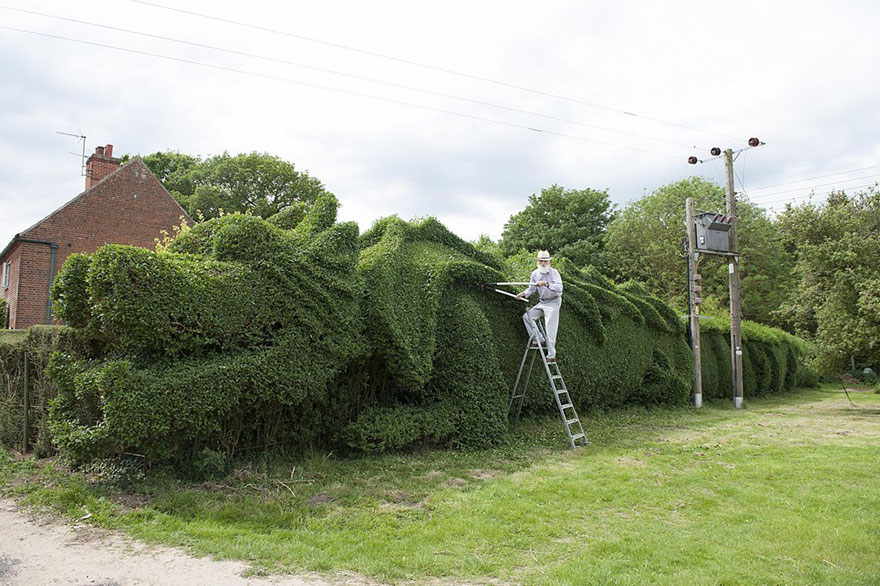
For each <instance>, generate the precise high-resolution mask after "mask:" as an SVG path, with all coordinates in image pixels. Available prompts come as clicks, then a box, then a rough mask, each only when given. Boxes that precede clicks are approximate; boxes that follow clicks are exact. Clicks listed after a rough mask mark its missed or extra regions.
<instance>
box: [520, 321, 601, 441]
mask: <svg viewBox="0 0 880 586" xmlns="http://www.w3.org/2000/svg"><path fill="white" fill-rule="evenodd" d="M535 323H536V324H537V325H538V330H539V331H540V332H541V337H543V338H544V339H545V340H546V339H547V336H546V332H545V331H544V328H543V325H542V324H541V322H540V321H536V322H535ZM529 353H532V356H531V358H532V359H531V360H530V361H529V368H528V370H527V371H526V376H525V378H523V376H522V374H523V370H525V366H526V359H528V357H529ZM538 356H540V357H541V363H542V364H543V365H544V372H545V373H546V374H547V380H548V381H550V390H551V391H553V397H554V398H555V399H556V407H557V409H559V416H560V417H561V418H562V424H563V427H564V428H565V434H566V435H567V436H568V443H569V445H570V446H571V448H572V449H574V448H576V447H578V446H586V445H588V444H589V443H590V441H589V440H588V439H587V435H586V434H585V433H584V428H583V426H582V425H581V420H580V418H579V417H578V414H577V411H575V408H574V403H573V402H572V400H571V395H569V393H568V388H566V386H565V380H564V379H563V378H562V373H561V372H560V371H559V364H558V363H556V362H555V361H554V362H547V354H546V352H545V350H544V345H543V344H541V343H538V342H537V340H535V338H529V341H528V342H526V349H525V351H524V352H523V357H522V361H521V362H520V364H519V372H518V373H517V375H516V382H514V383H513V389H511V391H510V402H509V403H508V406H507V414H508V417H509V416H510V413H511V412H513V414H514V415H513V427H514V428H516V424H517V423H518V422H519V415H520V412H521V411H522V404H523V400H524V399H525V396H526V390H527V389H528V388H529V379H530V378H531V376H532V368H533V367H534V365H535V359H536V358H537V357H538ZM520 382H523V384H522V388H520ZM514 409H515V411H514Z"/></svg>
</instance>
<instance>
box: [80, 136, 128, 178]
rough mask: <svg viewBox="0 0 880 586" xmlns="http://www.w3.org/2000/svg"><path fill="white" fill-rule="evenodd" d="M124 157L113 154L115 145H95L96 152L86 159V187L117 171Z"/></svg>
mask: <svg viewBox="0 0 880 586" xmlns="http://www.w3.org/2000/svg"><path fill="white" fill-rule="evenodd" d="M120 164H122V159H117V158H116V157H114V156H113V145H112V144H108V145H107V146H106V147H102V146H99V147H95V153H94V154H93V155H91V156H90V157H89V160H88V161H86V189H90V188H91V187H92V186H93V185H94V184H95V183H97V182H98V181H100V180H101V179H103V178H104V177H106V176H107V175H109V174H110V173H112V172H113V171H115V170H116V169H117V168H118V167H119V165H120Z"/></svg>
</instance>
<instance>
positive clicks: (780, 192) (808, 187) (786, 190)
mask: <svg viewBox="0 0 880 586" xmlns="http://www.w3.org/2000/svg"><path fill="white" fill-rule="evenodd" d="M873 177H880V173H876V174H874V175H863V176H862V177H852V178H850V179H839V180H837V181H830V182H828V183H817V184H815V185H806V186H804V187H796V188H794V189H784V190H782V191H774V192H773V193H763V194H761V195H753V196H752V199H753V200H756V199H763V198H765V197H773V196H774V195H781V194H783V193H792V192H795V191H804V190H805V189H815V188H817V187H827V186H828V185H838V184H840V183H847V182H849V181H860V180H862V179H871V178H873Z"/></svg>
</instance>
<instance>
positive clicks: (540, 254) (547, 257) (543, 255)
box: [538, 250, 552, 260]
mask: <svg viewBox="0 0 880 586" xmlns="http://www.w3.org/2000/svg"><path fill="white" fill-rule="evenodd" d="M538 260H552V259H551V257H550V253H549V252H547V251H546V250H539V251H538Z"/></svg>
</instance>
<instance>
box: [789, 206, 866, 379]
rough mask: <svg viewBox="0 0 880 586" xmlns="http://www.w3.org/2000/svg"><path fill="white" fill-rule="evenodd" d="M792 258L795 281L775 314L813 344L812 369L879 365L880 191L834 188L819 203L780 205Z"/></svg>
mask: <svg viewBox="0 0 880 586" xmlns="http://www.w3.org/2000/svg"><path fill="white" fill-rule="evenodd" d="M778 226H779V229H780V231H781V233H782V238H783V242H784V243H785V246H786V247H787V248H788V250H790V251H791V253H792V254H793V255H794V256H795V258H796V270H795V275H796V278H797V285H796V287H794V288H793V294H792V296H791V299H790V300H789V301H788V302H787V303H785V304H784V305H783V307H782V308H781V309H780V311H779V312H778V313H779V315H780V317H782V318H783V319H785V320H787V321H789V322H790V323H791V324H792V325H793V326H794V329H795V330H796V331H797V333H798V334H800V335H801V336H803V337H805V338H807V339H811V340H814V341H815V343H816V344H815V347H816V353H817V356H816V366H817V367H818V368H819V369H820V370H821V371H824V372H827V373H831V372H839V371H840V370H841V369H843V368H845V367H846V365H847V364H848V363H849V362H850V361H853V362H858V363H864V364H872V365H875V366H876V365H877V364H878V363H880V263H878V259H880V193H878V192H877V191H874V190H870V191H867V192H861V193H858V194H856V195H854V196H848V195H846V193H844V192H836V193H832V194H831V195H829V196H828V199H827V200H826V201H825V203H824V204H821V205H815V204H813V203H810V202H807V203H804V204H802V205H799V206H791V205H789V206H786V209H785V211H784V212H783V213H782V214H780V216H779V218H778Z"/></svg>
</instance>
